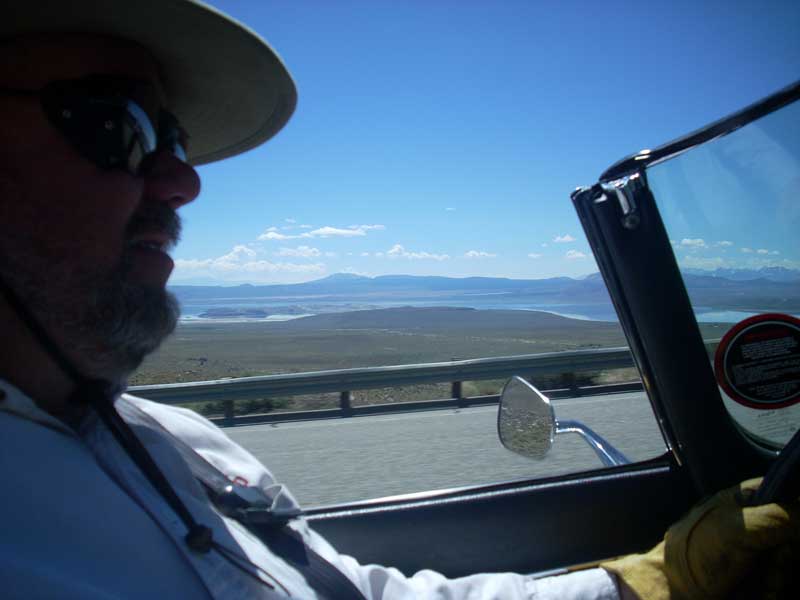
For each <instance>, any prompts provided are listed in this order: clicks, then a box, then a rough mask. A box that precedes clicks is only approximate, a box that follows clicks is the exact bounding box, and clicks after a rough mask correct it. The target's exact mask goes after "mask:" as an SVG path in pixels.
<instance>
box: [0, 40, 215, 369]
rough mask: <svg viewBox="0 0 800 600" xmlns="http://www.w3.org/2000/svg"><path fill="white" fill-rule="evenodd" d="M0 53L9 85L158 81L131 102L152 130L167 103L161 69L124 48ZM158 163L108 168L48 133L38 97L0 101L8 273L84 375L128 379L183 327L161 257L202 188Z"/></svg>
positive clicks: (71, 44)
mask: <svg viewBox="0 0 800 600" xmlns="http://www.w3.org/2000/svg"><path fill="white" fill-rule="evenodd" d="M0 55H1V56H2V58H0V86H1V87H5V88H15V89H25V90H37V89H40V88H41V87H42V86H43V85H45V84H47V83H49V82H52V81H58V80H72V79H79V78H83V77H86V76H89V75H110V76H114V77H122V78H126V79H127V78H130V79H131V80H135V81H139V82H147V83H149V84H150V85H145V86H139V89H141V92H139V93H137V94H138V95H139V97H137V98H133V100H135V101H136V102H137V103H138V104H139V105H140V106H141V107H142V108H143V109H144V110H145V111H146V112H148V114H149V115H150V117H151V120H152V121H153V123H154V124H156V123H157V122H158V121H157V118H156V116H157V114H158V110H159V108H162V107H165V104H166V101H165V98H164V95H163V92H162V91H161V84H160V81H159V78H158V66H157V65H156V63H155V62H154V60H153V58H152V57H151V56H150V55H149V54H148V53H147V52H146V51H145V50H144V49H143V48H141V47H139V46H136V45H134V44H131V43H128V42H123V41H120V40H112V39H107V38H101V37H96V36H78V35H63V36H49V37H40V36H37V37H26V38H20V39H17V40H13V41H11V42H7V43H6V44H5V45H4V46H3V48H2V52H0ZM151 160H152V163H151V165H150V167H151V168H150V169H148V170H147V171H146V174H145V175H143V176H134V175H131V174H129V173H128V172H126V171H124V170H121V169H115V170H102V169H101V168H100V167H98V166H96V165H95V164H94V163H92V162H91V161H89V160H88V159H86V158H84V157H83V156H81V155H80V154H79V153H78V152H77V151H76V150H75V148H74V147H73V146H72V145H71V144H70V142H69V141H68V140H67V139H66V137H65V136H64V135H63V134H62V133H61V132H59V131H58V130H57V129H55V128H54V127H53V126H52V125H51V123H50V122H49V121H48V119H47V117H46V115H45V113H44V112H43V109H42V106H41V103H40V101H39V99H38V98H37V97H35V96H30V97H20V96H14V95H8V94H3V93H2V92H0V274H2V276H3V278H4V279H5V280H6V282H7V283H8V284H10V285H11V287H12V288H13V289H14V290H15V291H16V293H17V294H18V295H19V296H21V298H22V300H23V302H25V303H26V304H27V305H28V306H29V308H30V309H32V310H33V311H34V315H35V316H36V318H37V320H39V321H40V322H41V323H42V324H43V325H44V327H45V329H46V330H47V331H48V333H49V334H50V335H51V336H52V337H53V338H54V340H55V341H56V343H57V344H58V345H59V347H61V348H62V350H63V351H64V352H66V353H67V355H68V356H69V357H70V358H71V360H72V361H73V362H74V363H75V364H76V366H78V368H79V369H80V370H82V371H83V372H84V373H85V374H87V375H91V376H99V377H105V378H109V379H117V378H119V377H124V376H125V375H126V374H127V373H129V372H130V371H131V370H133V369H134V368H135V367H136V366H138V364H139V363H140V362H141V360H142V358H143V357H144V356H145V354H147V353H148V352H151V351H152V350H153V349H155V348H156V347H157V346H158V344H159V343H160V342H161V341H162V340H163V339H164V337H165V336H166V335H168V334H169V333H170V332H171V331H172V329H173V328H174V326H175V321H176V319H177V305H176V303H175V301H174V299H173V298H172V297H171V296H170V295H169V294H167V292H166V291H165V285H166V282H167V279H168V277H169V274H170V272H171V270H172V261H171V259H170V258H169V257H168V256H167V254H166V253H165V252H164V251H163V250H164V249H165V248H164V247H165V246H169V245H170V243H172V242H174V241H176V238H177V235H178V229H179V221H178V219H177V216H176V214H175V211H176V209H177V208H178V207H180V206H181V205H183V204H185V203H187V202H190V201H192V200H193V199H194V198H195V197H196V196H197V194H198V193H199V189H200V183H199V179H198V177H197V174H196V173H195V171H194V170H193V169H192V168H191V167H190V166H189V165H187V164H185V163H183V162H181V161H180V160H178V159H177V158H175V157H174V156H173V155H171V154H170V153H168V152H166V151H164V152H158V153H156V154H155V155H154V156H153V157H151ZM159 246H162V248H160V249H159V248H158V247H159Z"/></svg>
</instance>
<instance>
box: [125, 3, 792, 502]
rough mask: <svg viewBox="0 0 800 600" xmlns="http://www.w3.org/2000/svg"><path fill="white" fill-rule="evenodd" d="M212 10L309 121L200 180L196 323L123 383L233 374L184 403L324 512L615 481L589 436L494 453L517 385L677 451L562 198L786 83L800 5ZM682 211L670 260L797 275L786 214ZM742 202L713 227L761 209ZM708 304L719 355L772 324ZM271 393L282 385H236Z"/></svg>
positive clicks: (617, 437)
mask: <svg viewBox="0 0 800 600" xmlns="http://www.w3.org/2000/svg"><path fill="white" fill-rule="evenodd" d="M212 4H214V5H215V6H218V7H219V8H220V9H221V10H223V11H225V12H226V13H229V14H231V15H232V16H233V17H234V18H237V19H238V20H240V21H242V22H243V23H246V24H247V25H248V26H249V27H252V28H253V29H254V30H255V31H256V32H257V33H259V34H260V35H262V36H263V37H264V38H265V39H267V40H269V41H270V43H271V44H272V45H273V46H274V47H275V48H276V49H277V50H278V52H279V53H280V54H281V56H282V57H283V59H284V60H285V62H286V64H287V67H288V69H289V71H290V72H291V73H292V74H293V77H294V78H295V80H296V83H297V87H298V90H299V103H298V108H297V111H296V113H295V115H294V117H293V118H292V120H291V121H290V122H289V124H288V125H287V127H286V128H285V129H284V130H283V131H282V132H281V133H280V134H279V135H278V136H277V137H276V138H275V139H274V140H271V141H270V142H269V143H267V144H266V145H265V146H263V147H261V148H258V149H255V150H253V151H250V152H248V153H245V154H243V155H241V156H238V157H235V158H232V159H228V160H224V161H222V162H219V163H215V164H210V165H206V166H202V167H200V168H199V173H200V175H201V177H202V179H203V191H202V194H201V196H200V198H199V199H198V200H197V201H196V202H193V203H191V204H190V205H188V206H186V207H185V208H183V209H182V210H181V213H182V214H183V216H184V221H185V228H184V234H183V239H182V242H181V244H180V246H178V248H177V249H176V251H175V264H176V268H175V271H174V273H173V277H172V279H171V283H170V287H171V290H172V291H173V292H174V293H175V295H176V296H177V297H178V299H179V301H180V303H181V310H182V313H181V321H180V325H179V327H178V330H177V332H176V334H175V335H174V336H173V337H172V338H171V339H170V340H168V341H167V342H166V343H165V344H164V345H163V346H162V348H161V349H160V350H159V351H158V352H157V353H155V354H153V355H152V356H150V357H149V358H148V359H147V360H146V362H145V363H144V364H143V365H142V367H141V369H140V370H139V371H138V372H137V373H136V374H135V375H134V376H133V378H132V379H131V384H132V385H134V386H137V385H160V384H168V383H176V382H198V381H211V380H214V381H222V382H223V383H224V382H225V381H227V380H230V381H228V384H230V385H228V387H222V388H215V389H224V390H226V391H225V392H218V391H217V392H213V393H212V392H211V391H209V392H208V393H206V392H202V393H201V392H200V391H197V392H196V393H193V394H194V395H193V398H194V400H193V401H192V402H190V403H188V404H187V405H188V406H190V407H191V408H194V409H196V410H198V411H200V412H201V413H203V414H204V415H206V416H207V417H209V418H212V419H214V420H215V422H217V423H220V424H222V425H236V427H230V428H228V429H227V430H226V431H227V432H228V433H229V434H230V435H231V436H232V437H234V439H236V441H238V442H240V443H242V444H243V445H245V446H246V447H247V448H248V449H249V450H250V451H251V452H253V453H254V454H255V455H256V456H257V457H258V458H260V459H261V460H262V461H263V462H265V464H267V465H268V466H269V467H270V468H271V469H273V470H274V471H275V474H276V476H277V478H278V479H279V480H280V481H282V482H285V483H288V484H289V486H290V487H291V489H292V490H293V492H294V493H295V494H296V495H297V496H298V498H299V500H300V501H301V502H302V503H304V504H307V505H308V504H311V505H314V504H325V503H331V502H345V501H352V500H362V499H368V498H375V497H380V496H388V495H392V494H407V493H419V492H426V491H429V490H439V489H447V488H453V487H459V486H465V485H483V484H494V483H501V482H507V481H512V480H520V479H530V478H531V477H538V476H551V475H554V474H564V473H574V472H579V471H584V470H588V469H594V468H601V467H602V466H603V465H602V464H601V463H600V462H599V461H598V460H597V457H596V456H595V455H594V453H593V452H592V451H591V449H590V448H589V447H588V446H587V445H586V444H585V443H584V442H583V441H581V440H580V439H578V438H576V439H574V440H573V439H571V438H570V436H559V437H558V439H556V441H555V443H554V445H553V448H552V450H551V452H550V453H549V454H548V456H547V457H546V458H545V459H544V460H543V461H540V462H533V461H530V460H527V459H524V458H522V457H518V456H515V455H513V454H511V453H510V452H508V451H507V450H505V449H504V448H502V446H501V445H500V443H499V440H498V439H497V434H496V431H495V419H496V414H497V404H496V403H497V394H498V393H499V392H500V389H501V388H502V385H503V383H504V382H505V381H506V380H507V379H508V378H509V377H511V376H512V375H522V376H525V377H526V378H527V379H529V380H530V381H531V382H532V383H533V384H534V385H536V386H537V387H538V388H539V389H541V390H544V391H545V392H546V393H547V394H548V395H550V396H551V397H552V398H553V399H554V406H555V412H556V415H557V417H558V418H559V419H565V420H567V419H569V420H581V421H583V422H584V423H585V424H586V425H588V426H590V427H591V428H592V429H593V430H595V431H597V432H598V433H599V434H600V435H602V436H603V437H604V438H605V439H607V440H608V441H609V442H610V443H611V444H614V445H615V446H616V447H617V448H618V449H619V450H620V451H621V452H623V453H624V454H625V455H626V456H627V457H628V458H630V459H631V460H632V461H639V460H646V459H650V458H653V457H656V456H659V455H662V454H663V453H664V452H665V444H664V441H663V438H662V436H661V434H660V430H659V427H658V425H657V423H656V421H655V418H654V417H653V412H652V409H651V407H650V404H649V402H648V399H647V397H646V394H645V393H644V391H643V390H642V387H641V384H640V381H639V376H638V373H637V371H636V369H635V368H634V366H633V361H632V359H631V357H630V354H629V353H628V351H627V347H626V341H625V336H624V334H623V332H622V329H621V327H620V325H619V322H618V319H617V315H616V313H615V311H614V308H613V306H612V304H611V302H610V299H609V296H608V293H607V292H606V289H605V286H604V284H603V281H602V278H601V277H600V275H599V273H598V272H597V271H598V270H597V265H596V264H595V261H594V259H593V257H592V253H591V250H590V248H589V245H588V243H587V241H586V239H585V237H584V235H583V233H582V231H581V227H580V224H579V221H578V219H577V217H576V215H575V213H574V210H573V208H572V205H571V202H570V200H569V193H570V191H571V190H573V189H574V188H575V186H576V185H577V184H579V183H581V182H585V181H594V180H596V178H597V176H598V174H600V173H601V172H602V171H603V170H604V169H605V168H606V167H607V166H608V165H609V164H610V163H611V162H613V161H614V160H615V159H617V158H619V157H620V156H625V155H628V154H630V153H631V152H632V151H636V150H638V149H641V148H645V147H654V146H656V145H658V144H660V143H662V142H664V141H665V140H669V139H672V138H675V137H677V136H678V135H681V134H683V133H685V132H686V131H690V130H692V129H695V128H697V127H699V126H701V125H703V124H704V123H706V122H708V121H710V120H712V119H715V118H718V117H719V116H721V115H724V114H727V113H729V112H731V111H732V110H735V109H737V108H739V107H741V106H744V105H746V104H749V103H750V102H753V101H755V100H757V99H758V98H760V97H762V96H764V95H766V94H768V93H770V92H772V91H774V90H775V89H777V88H779V87H782V86H783V85H785V84H786V83H787V81H789V80H790V78H791V77H793V76H794V75H795V74H796V64H797V61H796V58H797V56H799V55H800V43H799V42H798V37H797V36H796V31H795V28H793V27H792V26H791V23H792V22H793V19H794V22H796V16H797V10H796V9H794V8H791V7H787V6H783V5H781V6H779V7H778V6H775V7H773V10H764V9H763V7H762V6H761V5H758V6H756V5H753V6H752V7H739V9H737V10H730V9H729V7H728V6H727V5H723V4H719V5H718V6H716V7H715V6H714V5H713V3H712V4H707V3H661V4H655V5H650V6H648V7H647V10H642V9H641V7H640V6H639V5H635V6H634V5H631V4H628V3H610V4H609V3H604V4H603V6H602V7H600V5H597V6H595V5H592V4H589V3H583V2H568V3H556V4H553V3H531V2H504V3H477V2H475V3H472V2H425V3H423V2H420V3H373V2H364V3H360V4H357V5H352V4H350V3H346V4H341V3H320V2H314V3H304V2H292V3H281V2H235V1H221V0H220V1H218V2H212ZM742 40H747V51H746V52H745V51H744V50H743V49H742V48H743V44H742ZM787 57H790V58H787ZM791 57H793V58H791ZM741 73H747V76H746V77H744V76H741ZM796 125H797V121H796V120H795V122H794V123H792V124H791V127H794V128H795V129H794V131H796ZM777 127H778V128H779V129H780V128H781V127H783V126H782V125H777ZM189 133H190V134H191V132H189ZM784 137H787V138H788V137H791V136H790V132H789V131H787V132H786V135H785V136H784ZM765 139H766V140H767V141H765V142H764V144H766V145H767V146H768V145H769V144H772V143H773V142H772V141H771V140H773V138H771V137H769V136H766V137H765ZM792 139H793V140H795V141H796V140H797V136H794V137H793V138H792ZM769 148H770V150H769V151H770V152H772V155H774V156H779V154H780V152H784V151H785V150H780V151H779V150H778V149H771V148H772V147H771V146H769ZM732 155H733V159H735V158H736V156H737V155H736V153H735V152H732ZM733 159H731V158H729V157H727V156H726V157H725V160H726V161H730V160H733ZM726 164H727V163H726ZM779 165H780V163H776V166H775V167H774V168H776V169H778V168H780V166H779ZM665 168H666V165H665ZM726 168H728V167H726ZM710 179H711V176H708V177H706V180H708V181H707V185H714V184H713V183H711V182H710ZM755 187H757V182H756V181H755V180H753V181H752V182H751V181H749V180H748V181H747V182H746V185H745V187H744V188H743V190H752V189H755ZM743 193H744V192H742V194H743ZM740 195H741V194H740ZM715 197H717V196H715ZM776 198H777V197H776ZM681 201H682V204H680V205H679V208H680V207H682V208H681V210H683V211H684V212H683V213H681V214H682V215H683V216H682V217H681V219H684V221H685V222H686V224H687V225H686V227H684V228H683V229H681V230H680V233H676V234H675V240H676V242H677V243H678V245H679V246H681V245H682V244H683V242H684V238H685V240H686V243H687V244H689V246H686V247H687V248H691V244H695V245H698V246H699V244H700V242H697V241H696V240H698V239H701V238H702V239H701V241H702V240H705V242H703V243H705V244H707V245H709V246H710V245H712V244H715V243H718V242H729V243H730V244H732V246H731V247H728V246H719V248H720V249H726V250H727V252H728V253H729V254H731V255H732V254H733V251H734V249H735V250H736V251H739V250H738V249H739V248H740V247H748V248H751V249H752V251H753V252H752V257H753V258H766V259H772V260H776V261H777V260H782V259H784V258H791V257H793V256H794V257H795V258H793V260H796V255H794V254H792V248H791V247H790V246H791V242H792V237H791V235H790V232H791V225H790V223H789V222H788V220H787V219H784V218H783V217H785V216H786V214H785V213H781V215H782V217H781V218H780V219H777V220H775V222H779V223H780V226H781V227H784V228H785V229H784V230H782V231H784V233H780V234H770V235H767V234H764V239H762V238H761V237H759V236H760V235H761V232H759V233H756V232H751V233H752V235H750V236H749V237H747V238H745V237H743V236H741V237H740V236H734V235H733V234H732V233H724V235H723V232H725V231H727V230H725V228H724V225H725V224H724V223H722V224H719V223H717V224H714V222H713V220H712V219H711V216H713V215H714V210H712V208H717V209H719V208H720V203H721V202H722V200H721V197H718V199H717V202H718V204H717V205H715V207H711V206H708V207H706V206H705V205H703V204H700V205H699V207H697V206H696V205H694V204H693V203H692V202H690V201H689V199H688V198H682V199H681ZM775 201H776V202H778V200H777V199H776V200H775ZM689 205H692V206H694V208H691V210H694V211H695V212H697V211H700V212H701V213H703V214H704V219H706V220H707V221H708V223H709V225H708V227H709V228H710V227H712V226H713V227H718V228H719V229H718V230H719V232H720V233H719V234H717V233H714V234H712V232H711V231H707V230H706V229H705V225H702V226H701V225H700V224H699V223H700V222H698V221H697V219H696V218H695V216H696V215H695V214H688V213H686V211H688V210H690V208H688V206H689ZM795 206H796V204H795ZM737 210H738V209H737ZM741 211H744V212H741ZM741 211H740V213H734V212H733V210H732V209H730V210H729V209H728V208H725V209H724V210H718V211H717V212H718V213H719V214H721V215H724V216H725V218H728V217H730V218H731V219H733V218H734V217H735V218H737V219H744V220H745V221H749V220H750V215H751V213H752V214H753V215H756V216H757V217H758V218H760V219H762V220H766V219H768V215H767V213H765V212H759V210H758V209H755V208H749V209H745V208H742V209H741ZM747 211H749V212H747ZM706 212H707V213H708V215H705V213H706ZM684 213H686V214H684ZM776 214H777V213H776ZM793 214H794V215H795V218H796V214H797V213H796V212H795V213H793ZM678 222H679V223H682V222H683V221H680V220H679V221H678ZM759 222H760V221H759ZM702 223H706V221H705V220H704V221H702ZM795 224H796V222H795ZM715 231H717V230H715ZM780 235H783V237H782V238H781V237H780ZM776 236H777V237H776ZM734 244H735V247H734V246H733V245H734ZM761 249H765V250H766V251H767V252H768V253H770V252H780V254H774V255H772V254H767V255H766V256H762V254H760V252H761ZM700 250H703V251H705V250H704V249H702V248H701V249H699V250H698V251H697V252H696V253H695V254H691V253H687V256H694V257H696V258H697V259H700V258H704V257H706V254H703V253H702V252H701V251H700ZM794 250H796V247H795V248H794ZM739 252H740V251H739ZM715 256H716V255H713V254H708V255H707V258H714V257H715ZM720 256H721V255H720ZM749 256H751V255H745V254H742V257H743V258H747V257H749ZM685 266H686V267H687V268H706V266H707V265H701V264H697V263H695V264H687V265H685ZM720 266H721V265H720ZM712 300H713V299H711V298H709V299H708V301H705V300H704V301H703V302H701V303H700V304H699V305H698V309H699V312H701V313H703V314H704V315H705V317H704V325H703V327H704V328H705V329H704V332H705V333H706V334H707V336H708V337H710V338H713V339H715V338H719V337H720V336H721V332H722V328H721V326H720V324H719V323H718V322H717V321H719V320H720V319H722V320H725V319H726V318H727V317H726V316H725V315H724V314H721V313H722V312H724V311H737V310H744V309H747V308H753V307H752V306H744V305H736V306H729V305H720V304H718V303H717V302H715V301H712ZM762 307H766V306H763V305H759V306H758V307H756V308H762ZM551 353H554V354H553V355H551ZM519 357H523V358H519ZM469 361H473V362H469ZM498 361H499V362H498ZM498 364H499V365H500V366H498ZM397 365H406V366H407V365H412V366H411V367H407V368H403V369H400V368H394V367H393V368H392V369H387V368H386V367H389V366H397ZM431 365H433V366H431ZM436 365H438V366H436ZM442 365H444V366H442ZM447 365H450V366H447ZM597 365H600V366H597ZM344 369H351V370H352V369H357V370H359V371H358V372H353V371H347V372H341V370H344ZM369 369H377V370H375V371H369ZM381 369H382V370H381ZM320 371H334V372H335V373H333V374H331V373H328V374H319V372H320ZM309 373H315V374H314V375H309ZM291 374H299V375H297V376H296V377H295V378H292V376H291ZM255 376H264V377H276V376H281V377H283V378H284V379H272V380H270V381H267V382H261V383H258V384H252V385H251V384H247V383H246V382H245V383H237V382H238V380H239V379H240V378H244V377H255ZM287 378H288V379H287ZM226 385H227V384H226ZM237 386H238V387H237ZM209 389H211V388H210V387H209ZM135 391H136V390H135ZM137 393H141V394H142V395H143V396H145V397H154V398H155V397H156V395H155V394H156V392H153V391H152V390H151V391H137ZM149 394H152V395H149ZM163 397H164V398H166V396H163ZM165 401H170V402H178V401H180V402H188V399H187V396H186V395H184V396H181V397H180V398H179V399H177V400H176V399H175V397H170V398H169V399H168V400H165ZM437 403H438V404H437ZM434 409H435V410H434ZM312 411H318V412H316V413H313V414H312ZM290 413H292V414H290ZM297 413H303V415H300V416H298V415H297ZM282 415H283V416H282ZM352 416H358V418H350V417H352ZM301 417H302V419H301ZM332 417H335V418H336V419H335V420H333V419H332ZM289 420H291V422H288V421H289ZM387 465H389V466H390V467H391V468H388V469H387Z"/></svg>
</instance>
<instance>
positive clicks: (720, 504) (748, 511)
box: [600, 479, 800, 600]
mask: <svg viewBox="0 0 800 600" xmlns="http://www.w3.org/2000/svg"><path fill="white" fill-rule="evenodd" d="M760 483H761V479H751V480H749V481H745V482H744V483H742V484H740V485H738V486H734V487H732V488H729V489H727V490H723V491H722V492H719V493H718V494H716V495H714V496H712V497H711V498H709V499H707V500H706V501H704V502H701V503H700V504H698V505H697V506H695V507H694V508H693V509H692V510H691V511H689V513H688V514H687V515H686V516H685V517H684V518H682V519H681V520H680V521H678V522H677V523H675V524H674V525H673V526H672V527H670V528H669V530H668V531H667V533H666V535H665V536H664V541H662V542H661V543H659V544H658V545H657V546H656V547H655V548H653V549H652V550H650V552H648V553H646V554H631V555H629V556H625V557H622V558H620V559H617V560H614V561H610V562H606V563H601V565H600V566H601V567H603V568H604V569H606V570H607V571H610V572H611V573H614V574H615V575H616V576H617V577H618V578H619V579H620V580H621V581H620V587H621V589H622V590H623V598H624V597H625V595H624V594H625V593H626V592H627V591H628V590H632V591H633V592H635V593H636V595H638V596H639V598H642V599H643V600H650V599H653V600H667V599H669V600H678V599H680V600H683V599H695V598H697V599H705V598H709V599H713V598H729V597H733V596H734V595H739V593H743V592H744V591H745V589H747V590H751V591H753V592H755V593H756V594H758V595H757V596H756V597H760V598H762V597H781V596H779V595H775V594H780V593H781V592H780V591H778V588H781V589H783V588H785V587H786V585H787V584H788V583H789V581H788V579H790V578H794V580H795V584H796V582H797V577H798V575H797V571H798V570H799V569H800V560H798V557H800V501H795V502H792V503H785V504H765V505H762V506H748V501H749V498H750V497H751V496H752V495H753V493H755V491H756V490H757V489H758V486H759V484H760ZM793 561H794V562H795V566H794V567H792V566H789V565H791V564H792V562H793ZM626 586H627V588H628V590H626V589H625V588H626Z"/></svg>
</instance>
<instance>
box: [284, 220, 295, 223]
mask: <svg viewBox="0 0 800 600" xmlns="http://www.w3.org/2000/svg"><path fill="white" fill-rule="evenodd" d="M284 221H286V222H287V223H292V224H294V223H297V221H296V220H295V219H284Z"/></svg>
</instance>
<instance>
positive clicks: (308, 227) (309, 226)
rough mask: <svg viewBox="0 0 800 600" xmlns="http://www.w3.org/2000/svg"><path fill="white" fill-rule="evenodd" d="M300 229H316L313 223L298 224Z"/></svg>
mask: <svg viewBox="0 0 800 600" xmlns="http://www.w3.org/2000/svg"><path fill="white" fill-rule="evenodd" d="M298 227H299V228H300V229H314V227H313V226H312V225H298Z"/></svg>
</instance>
